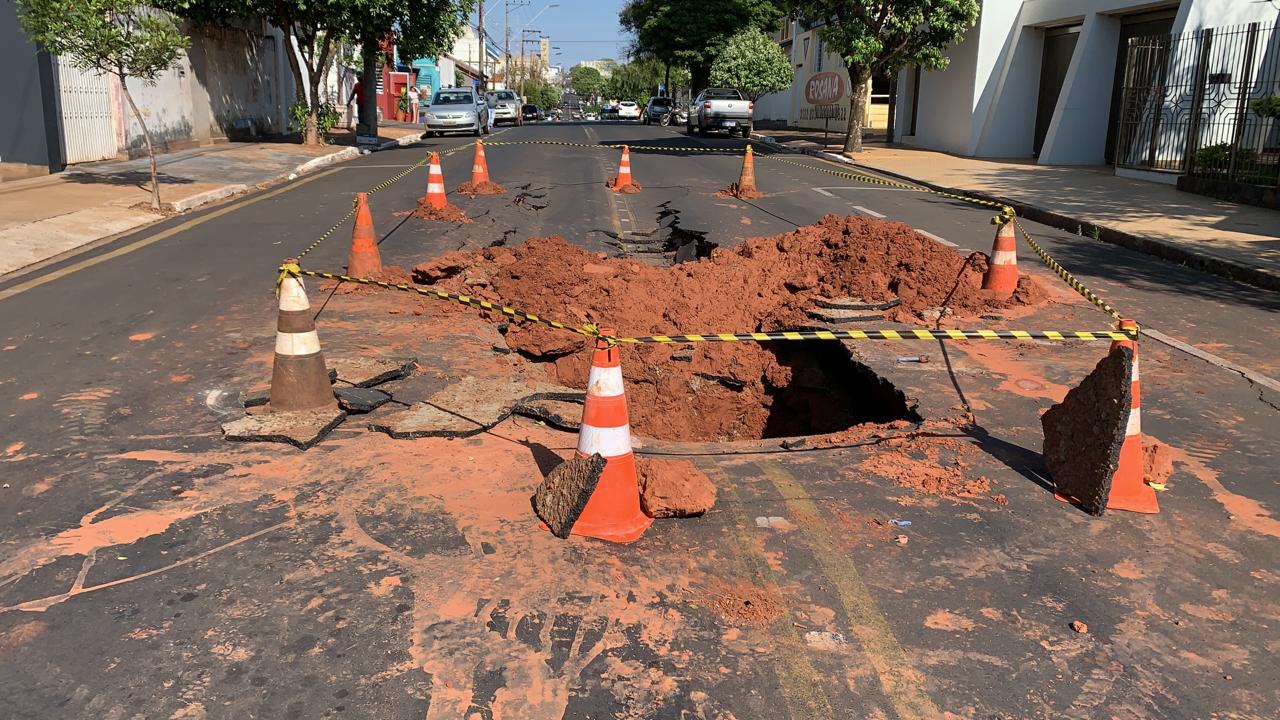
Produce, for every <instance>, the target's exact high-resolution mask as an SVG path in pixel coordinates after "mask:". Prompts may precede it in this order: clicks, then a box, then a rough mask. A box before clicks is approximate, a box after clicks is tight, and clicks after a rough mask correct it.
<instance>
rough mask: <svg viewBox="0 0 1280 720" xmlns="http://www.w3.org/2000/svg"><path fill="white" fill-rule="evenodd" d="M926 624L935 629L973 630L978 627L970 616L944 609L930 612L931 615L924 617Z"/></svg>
mask: <svg viewBox="0 0 1280 720" xmlns="http://www.w3.org/2000/svg"><path fill="white" fill-rule="evenodd" d="M924 624H925V627H930V628H933V629H934V630H952V631H957V630H972V629H974V628H975V627H977V626H976V625H975V624H974V622H973V621H972V620H970V619H969V618H967V617H964V616H963V615H957V614H955V613H953V612H951V611H950V610H943V609H939V610H934V611H933V612H931V613H929V617H927V618H925V619H924Z"/></svg>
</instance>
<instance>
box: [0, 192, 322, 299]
mask: <svg viewBox="0 0 1280 720" xmlns="http://www.w3.org/2000/svg"><path fill="white" fill-rule="evenodd" d="M341 169H342V168H332V169H329V170H324V171H321V172H318V173H316V174H315V175H312V176H310V177H306V178H303V179H301V180H297V181H295V182H292V183H290V184H288V185H285V186H284V187H282V188H277V189H275V190H272V191H270V192H265V193H263V194H261V195H254V196H252V197H247V198H245V199H243V200H241V201H239V202H235V203H231V204H229V205H224V206H223V207H220V208H218V209H217V210H214V211H213V212H210V213H208V214H206V215H202V216H200V217H198V218H194V219H192V220H188V221H186V222H184V223H180V224H178V225H174V226H173V227H171V228H169V229H168V230H164V231H161V232H158V233H156V234H155V235H151V236H149V237H145V238H142V239H141V240H134V241H133V242H131V243H129V244H128V245H123V246H121V247H118V248H116V249H115V250H112V251H110V252H106V253H103V254H101V255H95V256H93V257H91V258H88V259H86V260H81V261H80V262H78V263H73V264H71V265H68V266H66V267H64V268H58V269H57V270H54V271H53V272H51V273H48V274H45V275H41V276H40V277H37V278H32V279H30V280H27V281H26V282H22V283H18V284H17V285H14V286H13V287H11V288H6V289H4V290H0V300H5V299H7V298H11V297H13V296H14V295H18V294H20V293H24V292H26V291H28V290H30V289H32V288H36V287H40V286H41V285H44V284H45V283H50V282H53V281H54V280H57V279H59V278H63V277H66V276H68V275H70V274H72V273H76V272H80V271H81V270H84V269H85V268H90V267H93V266H94V265H98V264H100V263H104V262H106V261H108V260H111V259H114V258H118V257H120V256H121V255H127V254H129V253H131V252H133V251H134V250H137V249H139V248H144V247H146V246H148V245H151V244H152V243H157V242H160V241H161V240H164V239H166V238H170V237H173V236H174V235H177V234H178V233H180V232H185V231H187V230H190V229H191V228H193V227H195V226H197V225H201V224H203V223H206V222H208V221H210V220H213V219H214V218H219V217H222V216H223V215H226V214H227V213H229V212H231V211H233V210H239V209H240V208H242V207H246V206H249V205H252V204H254V203H256V202H261V201H263V200H266V199H268V198H273V197H275V196H277V195H280V194H282V193H286V192H289V191H290V190H293V189H295V188H298V187H301V186H303V185H306V184H307V183H309V182H312V181H315V180H319V179H320V178H322V177H325V176H326V175H332V174H333V173H336V172H338V171H339V170H341ZM85 252H90V250H86V251H85Z"/></svg>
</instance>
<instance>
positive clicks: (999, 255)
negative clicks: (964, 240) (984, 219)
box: [982, 222, 1018, 295]
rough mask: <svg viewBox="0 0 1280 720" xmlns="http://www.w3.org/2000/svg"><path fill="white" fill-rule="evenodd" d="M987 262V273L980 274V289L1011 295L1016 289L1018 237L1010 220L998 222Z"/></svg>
mask: <svg viewBox="0 0 1280 720" xmlns="http://www.w3.org/2000/svg"><path fill="white" fill-rule="evenodd" d="M989 262H990V264H989V265H988V266H987V273H986V274H985V275H983V276H982V289H983V290H993V291H995V292H996V293H999V294H1000V295H1012V294H1013V291H1014V290H1017V289H1018V237H1017V235H1015V234H1014V231H1013V223H1012V222H1004V223H1000V229H999V230H997V231H996V241H995V244H994V245H993V246H992V248H991V257H990V258H989Z"/></svg>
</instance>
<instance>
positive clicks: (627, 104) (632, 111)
mask: <svg viewBox="0 0 1280 720" xmlns="http://www.w3.org/2000/svg"><path fill="white" fill-rule="evenodd" d="M618 119H619V120H639V119H640V106H639V105H637V104H635V103H633V102H631V101H630V100H623V101H622V102H620V103H618Z"/></svg>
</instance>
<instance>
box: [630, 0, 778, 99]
mask: <svg viewBox="0 0 1280 720" xmlns="http://www.w3.org/2000/svg"><path fill="white" fill-rule="evenodd" d="M783 15H784V10H783V8H782V7H781V2H780V0H698V1H697V2H689V1H685V2H681V1H679V0H627V3H626V4H625V5H623V6H622V10H621V12H620V13H619V20H620V22H621V23H622V26H623V27H624V28H626V29H627V30H629V31H631V32H632V33H633V34H634V35H635V38H636V42H635V45H636V47H635V49H636V50H637V51H638V52H639V54H640V55H642V56H648V57H652V58H655V59H657V60H660V61H662V62H664V63H668V64H670V65H673V66H678V67H687V68H689V69H690V70H691V71H692V80H693V83H694V84H695V85H702V83H704V82H706V80H707V75H708V73H709V72H710V68H711V63H712V62H713V61H714V60H715V59H716V57H717V56H719V55H720V52H721V51H722V50H723V49H724V46H725V44H726V43H728V42H729V38H731V37H733V36H734V35H736V34H737V33H738V32H740V31H742V30H744V29H746V28H749V27H757V28H761V29H763V30H769V31H772V30H775V29H777V27H778V25H779V23H780V22H781V21H782V19H783ZM695 89H697V90H701V89H702V88H701V87H697V88H695Z"/></svg>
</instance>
